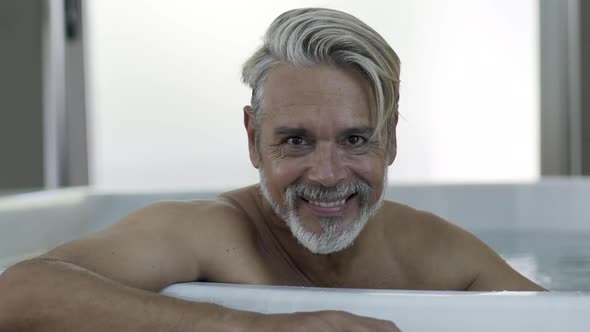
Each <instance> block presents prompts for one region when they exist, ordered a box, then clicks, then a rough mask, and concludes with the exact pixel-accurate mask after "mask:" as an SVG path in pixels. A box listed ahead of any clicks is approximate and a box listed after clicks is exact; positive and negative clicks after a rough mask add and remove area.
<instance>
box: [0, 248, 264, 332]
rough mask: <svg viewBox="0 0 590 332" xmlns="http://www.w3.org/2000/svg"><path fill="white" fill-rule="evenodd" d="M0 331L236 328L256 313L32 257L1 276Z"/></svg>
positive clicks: (242, 326) (244, 324) (245, 323)
mask: <svg viewBox="0 0 590 332" xmlns="http://www.w3.org/2000/svg"><path fill="white" fill-rule="evenodd" d="M0 294H2V296H1V297H0V331H6V332H8V331H64V332H66V331H105V329H106V328H108V330H109V331H113V332H115V331H129V332H132V331H241V330H247V326H248V324H249V322H252V321H253V320H254V318H256V317H257V316H260V314H255V313H249V312H243V311H237V310H232V309H228V308H224V307H221V306H218V305H214V304H208V303H196V302H188V301H183V300H178V299H174V298H171V297H167V296H163V295H159V294H157V293H154V292H150V291H145V290H140V289H136V288H132V287H128V286H125V285H123V284H120V283H117V282H115V281H112V280H109V279H107V278H103V277H101V276H99V275H97V274H95V273H93V272H90V271H88V270H85V269H82V268H80V267H77V266H75V265H73V264H69V263H64V262H59V261H48V260H43V259H33V260H29V261H25V262H22V263H19V264H17V265H15V266H13V267H12V268H10V269H8V270H6V271H5V272H4V273H3V274H2V275H0Z"/></svg>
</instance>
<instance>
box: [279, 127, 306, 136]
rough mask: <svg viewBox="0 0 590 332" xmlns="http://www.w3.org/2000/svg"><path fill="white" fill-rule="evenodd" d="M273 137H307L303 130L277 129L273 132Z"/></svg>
mask: <svg viewBox="0 0 590 332" xmlns="http://www.w3.org/2000/svg"><path fill="white" fill-rule="evenodd" d="M274 134H275V136H307V129H305V128H291V127H277V128H275V130H274Z"/></svg>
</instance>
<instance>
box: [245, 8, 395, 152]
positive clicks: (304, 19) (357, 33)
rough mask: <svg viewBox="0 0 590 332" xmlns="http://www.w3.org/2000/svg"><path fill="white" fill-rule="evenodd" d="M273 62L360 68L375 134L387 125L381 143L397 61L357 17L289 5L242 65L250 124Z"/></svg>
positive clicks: (257, 121)
mask: <svg viewBox="0 0 590 332" xmlns="http://www.w3.org/2000/svg"><path fill="white" fill-rule="evenodd" d="M277 64H293V65H314V64H325V65H333V66H336V67H341V68H354V69H357V70H360V71H361V72H362V73H363V74H364V75H365V76H366V78H367V79H368V81H369V84H370V88H371V91H372V100H371V115H372V119H373V125H374V127H375V135H376V138H377V139H379V140H381V139H382V137H381V132H382V129H383V127H384V126H386V127H387V130H386V135H387V137H386V139H387V142H390V140H391V139H392V138H393V137H392V133H391V128H392V125H391V124H392V121H393V115H394V114H395V115H397V112H398V101H399V74H400V60H399V58H398V56H397V54H396V53H395V52H394V51H393V49H392V48H391V47H390V46H389V44H387V42H386V41H385V39H383V37H381V36H380V35H379V34H378V33H377V32H376V31H375V30H373V29H372V28H371V27H369V26H368V25H366V24H365V23H363V22H362V21H361V20H359V19H358V18H356V17H354V16H352V15H350V14H347V13H344V12H341V11H337V10H333V9H326V8H302V9H293V10H290V11H287V12H285V13H283V14H281V15H280V16H279V17H277V18H276V19H275V20H274V21H273V22H272V24H271V25H270V27H269V28H268V30H267V31H266V34H265V36H264V39H263V45H262V46H261V47H260V48H259V49H258V50H257V51H256V52H255V53H254V54H253V55H252V56H251V57H250V58H249V59H248V60H247V61H246V62H245V63H244V66H243V69H242V82H244V83H245V84H247V85H249V86H250V88H251V89H252V100H251V104H252V109H253V113H254V122H255V124H256V125H257V126H259V124H260V121H261V118H262V114H263V112H262V102H263V97H264V92H263V86H264V82H265V80H266V78H267V77H268V74H269V73H270V70H271V69H272V67H273V66H274V65H277Z"/></svg>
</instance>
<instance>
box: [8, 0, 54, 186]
mask: <svg viewBox="0 0 590 332" xmlns="http://www.w3.org/2000/svg"><path fill="white" fill-rule="evenodd" d="M42 10H43V8H42V2H41V1H32V0H28V1H22V0H2V1H0V188H1V189H19V188H42V187H43V186H44V171H43V169H44V168H43V103H42V100H43V88H42V82H43V80H42V73H43V68H42V34H41V32H42V31H41V29H42V26H41V24H42Z"/></svg>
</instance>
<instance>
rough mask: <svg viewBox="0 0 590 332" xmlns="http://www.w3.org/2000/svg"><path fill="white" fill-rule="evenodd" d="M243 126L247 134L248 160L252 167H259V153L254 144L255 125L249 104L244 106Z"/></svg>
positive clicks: (252, 111)
mask: <svg viewBox="0 0 590 332" xmlns="http://www.w3.org/2000/svg"><path fill="white" fill-rule="evenodd" d="M244 127H246V133H247V134H248V150H249V151H250V161H251V162H252V166H254V168H258V167H260V154H259V153H258V149H257V144H256V125H255V120H254V110H253V109H252V107H250V106H249V105H246V106H244Z"/></svg>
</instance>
